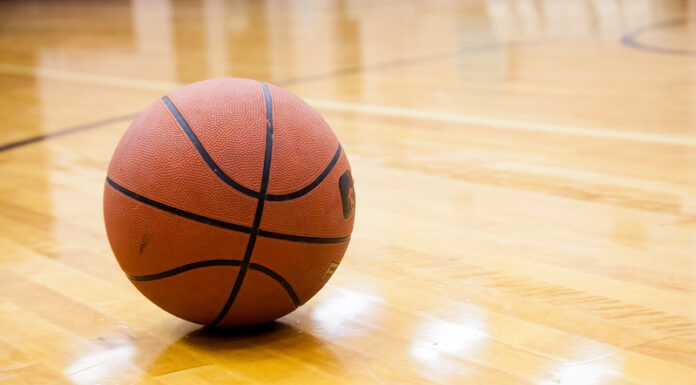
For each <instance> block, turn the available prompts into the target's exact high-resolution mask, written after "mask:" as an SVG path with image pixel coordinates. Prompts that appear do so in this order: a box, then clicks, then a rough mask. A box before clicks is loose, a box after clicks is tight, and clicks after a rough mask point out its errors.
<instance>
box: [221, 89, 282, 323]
mask: <svg viewBox="0 0 696 385" xmlns="http://www.w3.org/2000/svg"><path fill="white" fill-rule="evenodd" d="M259 83H260V84H261V89H262V90H263V97H264V101H265V104H266V146H265V149H264V156H263V174H262V175H261V190H260V191H259V198H258V202H257V203H256V213H255V214H254V224H253V226H252V228H251V234H249V241H248V242H247V247H246V251H245V252H244V262H243V263H242V265H241V267H240V268H239V273H237V279H236V280H235V281H234V287H232V291H231V292H230V296H229V297H228V298H227V302H226V303H225V306H223V308H222V310H221V311H220V314H218V316H217V318H215V320H213V322H211V325H217V324H218V323H220V321H222V320H223V319H224V318H225V316H226V315H227V312H228V311H229V310H230V308H231V307H232V303H234V300H235V299H236V298H237V294H239V290H240V289H241V288H242V282H243V281H244V276H245V275H246V271H247V268H248V267H249V261H250V260H251V254H252V253H253V252H254V245H256V236H257V235H258V233H259V226H260V225H261V217H262V216H263V205H264V203H265V202H266V192H267V191H268V179H269V175H270V173H271V154H272V153H273V101H272V100H271V91H269V90H268V85H266V83H263V82H259Z"/></svg>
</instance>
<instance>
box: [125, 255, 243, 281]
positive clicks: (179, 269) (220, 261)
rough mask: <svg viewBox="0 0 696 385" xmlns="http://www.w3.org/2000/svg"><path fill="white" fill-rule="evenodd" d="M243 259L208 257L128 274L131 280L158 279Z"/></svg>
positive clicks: (234, 262) (230, 263)
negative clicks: (155, 270) (160, 269)
mask: <svg viewBox="0 0 696 385" xmlns="http://www.w3.org/2000/svg"><path fill="white" fill-rule="evenodd" d="M241 264H242V261H241V260H239V259H207V260H205V261H199V262H192V263H187V264H185V265H181V266H177V267H175V268H173V269H169V270H165V271H161V272H159V273H154V274H147V275H130V274H127V275H128V279H130V280H131V281H138V282H144V281H156V280H158V279H162V278H167V277H171V276H174V275H177V274H181V273H185V272H187V271H190V270H195V269H200V268H203V267H211V266H240V265H241Z"/></svg>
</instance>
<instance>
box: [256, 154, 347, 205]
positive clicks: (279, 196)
mask: <svg viewBox="0 0 696 385" xmlns="http://www.w3.org/2000/svg"><path fill="white" fill-rule="evenodd" d="M341 149H342V147H341V143H339V144H338V148H337V149H336V153H335V154H334V156H333V158H331V161H330V162H329V164H328V165H327V166H326V168H325V169H324V171H322V172H321V174H319V176H318V177H317V178H316V179H314V181H312V183H310V184H308V185H307V186H305V187H303V188H301V189H299V190H297V191H294V192H291V193H287V194H277V195H276V194H268V195H266V200H267V201H275V202H277V201H287V200H291V199H296V198H299V197H301V196H303V195H306V194H308V193H309V192H310V191H312V190H314V189H315V188H316V187H317V186H319V184H320V183H321V182H322V181H323V180H324V179H326V177H327V176H328V175H329V174H330V173H331V170H333V168H334V166H336V163H337V162H338V159H339V158H340V157H341Z"/></svg>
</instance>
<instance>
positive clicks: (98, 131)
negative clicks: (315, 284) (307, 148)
mask: <svg viewBox="0 0 696 385" xmlns="http://www.w3.org/2000/svg"><path fill="white" fill-rule="evenodd" d="M214 77H246V78H254V79H259V80H264V81H268V82H271V83H275V84H278V85H281V86H283V87H286V88H287V89H289V90H290V91H292V92H294V93H296V94H297V95H300V96H301V97H303V98H305V99H306V100H307V101H308V102H309V103H310V104H312V105H313V106H314V107H315V108H316V109H317V110H318V111H320V112H321V114H322V115H323V116H324V117H325V118H326V120H327V121H328V122H329V123H330V124H331V126H332V127H333V129H334V130H335V132H336V133H337V134H338V136H339V137H340V139H341V141H342V143H343V146H344V148H345V149H346V151H347V153H348V154H349V156H350V160H351V163H352V166H353V172H354V178H355V183H356V190H357V206H358V207H357V219H356V227H355V232H354V235H353V239H352V241H351V244H350V247H349V249H348V252H347V254H346V257H345V259H344V261H343V263H342V264H341V266H340V267H339V268H338V271H337V272H336V274H335V275H334V277H333V278H332V279H331V281H330V282H329V284H328V285H327V286H326V287H325V288H324V289H323V290H322V291H321V292H320V293H319V294H318V295H317V296H316V297H315V298H313V299H312V300H311V301H309V302H308V303H307V304H305V305H304V306H302V307H301V308H299V309H298V310H297V311H295V312H294V313H292V314H290V315H288V316H286V317H284V318H282V319H280V320H279V321H278V322H276V323H274V324H271V325H269V326H266V327H263V328H259V329H257V330H247V331H245V332H235V331H227V332H220V331H211V330H207V329H201V328H200V327H199V326H197V325H195V324H191V323H188V322H186V321H182V320H179V319H176V318H174V317H172V316H170V315H169V314H167V313H165V312H163V311H161V310H160V309H159V308H157V307H155V306H154V305H152V304H151V303H150V302H148V301H147V300H146V299H145V298H144V297H143V296H141V295H140V294H139V293H138V292H137V291H136V290H135V289H134V288H133V286H132V285H131V284H130V283H129V282H128V280H127V279H126V277H125V276H124V274H123V273H122V272H121V270H120V269H119V267H118V265H117V263H116V261H115V259H114V257H113V255H112V254H111V250H110V248H109V245H108V243H107V240H106V237H105V232H104V225H103V218H102V213H101V212H102V211H101V210H102V206H101V205H102V200H101V199H102V186H103V182H104V178H105V172H106V166H107V164H108V161H109V158H110V156H111V154H112V152H113V150H114V147H115V145H116V143H117V142H118V140H119V138H120V136H121V135H122V134H123V132H124V131H125V129H126V128H127V127H128V125H129V123H130V121H131V120H132V118H133V116H134V115H133V114H135V113H137V112H138V111H140V110H142V109H143V108H145V107H146V106H147V105H149V104H150V103H151V102H153V101H154V100H156V99H157V98H159V97H161V96H162V95H163V94H164V93H166V92H168V91H170V90H172V89H175V88H177V87H179V86H180V85H183V84H186V83H190V82H193V81H197V80H201V79H206V78H214ZM130 383H141V384H202V383H214V384H218V383H220V384H221V383H225V384H229V383H235V384H237V383H240V384H252V383H254V384H309V383H316V384H349V383H350V384H372V383H374V384H404V383H438V384H454V383H457V384H488V385H494V384H505V385H513V384H537V385H558V384H560V385H565V384H569V385H571V384H572V385H601V384H651V385H655V384H680V385H685V384H696V2H693V1H667V0H665V1H657V0H655V1H649V0H625V1H620V0H487V1H484V0H478V1H466V2H464V1H462V2H446V1H431V2H416V1H385V2H372V1H367V0H363V1H348V0H346V1H340V0H336V1H330V2H318V3H317V4H313V3H310V2H306V1H295V2H280V1H266V2H262V1H258V2H257V1H248V2H246V1H231V2H224V1H218V0H201V1H191V2H184V1H168V0H155V1H149V0H132V1H130V2H128V1H109V2H90V1H68V2H38V1H29V2H21V1H4V2H1V3H0V384H2V385H5V384H79V385H83V384H130Z"/></svg>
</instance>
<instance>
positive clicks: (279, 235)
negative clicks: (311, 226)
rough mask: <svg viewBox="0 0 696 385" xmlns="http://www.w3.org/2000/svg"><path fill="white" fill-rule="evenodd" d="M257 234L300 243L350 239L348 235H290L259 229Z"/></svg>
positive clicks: (337, 241) (334, 241)
mask: <svg viewBox="0 0 696 385" xmlns="http://www.w3.org/2000/svg"><path fill="white" fill-rule="evenodd" d="M259 236H260V237H264V238H273V239H280V240H283V241H291V242H302V243H343V242H345V241H347V240H349V239H350V235H346V236H345V237H335V238H324V237H305V236H302V235H292V234H283V233H274V232H272V231H266V230H259Z"/></svg>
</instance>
